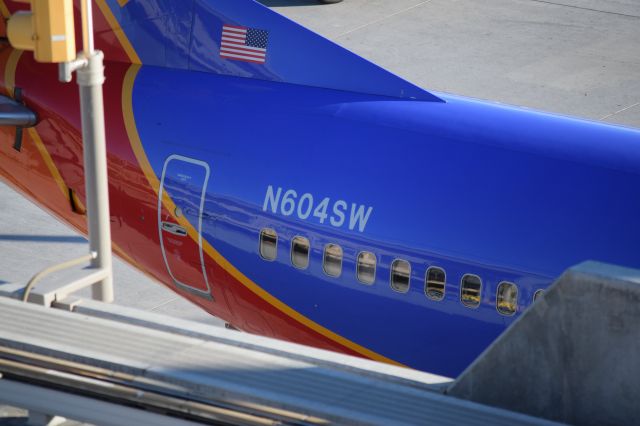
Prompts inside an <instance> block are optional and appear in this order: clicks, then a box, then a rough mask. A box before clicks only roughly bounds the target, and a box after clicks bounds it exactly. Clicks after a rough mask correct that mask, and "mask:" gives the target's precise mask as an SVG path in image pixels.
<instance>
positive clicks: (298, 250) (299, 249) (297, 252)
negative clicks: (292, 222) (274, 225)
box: [291, 237, 309, 269]
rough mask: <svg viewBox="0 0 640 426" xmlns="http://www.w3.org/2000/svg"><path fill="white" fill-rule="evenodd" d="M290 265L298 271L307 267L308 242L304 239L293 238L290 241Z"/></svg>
mask: <svg viewBox="0 0 640 426" xmlns="http://www.w3.org/2000/svg"><path fill="white" fill-rule="evenodd" d="M291 263H292V264H293V266H295V267H296V268H300V269H307V266H309V240H308V239H306V238H305V237H295V238H294V239H293V240H292V241H291Z"/></svg>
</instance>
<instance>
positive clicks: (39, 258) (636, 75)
mask: <svg viewBox="0 0 640 426" xmlns="http://www.w3.org/2000/svg"><path fill="white" fill-rule="evenodd" d="M262 3H264V4H266V5H268V6H270V7H272V8H273V9H274V10H276V11H278V12H280V13H282V14H284V15H286V16H288V17H289V18H291V19H293V20H295V21H297V22H299V23H301V24H302V25H305V26H307V27H309V28H311V29H313V30H314V31H317V32H318V33H320V34H322V35H324V36H326V37H327V38H329V39H331V40H333V41H335V42H337V43H338V44H340V45H342V46H344V47H346V48H348V49H350V50H353V51H354V52H356V53H358V54H360V55H362V56H364V57H366V58H368V59H370V60H372V61H373V62H376V63H378V64H379V65H381V66H383V67H385V68H387V69H389V70H391V71H392V72H394V73H396V74H398V75H400V76H402V77H404V78H406V79H408V80H410V81H412V82H414V83H416V84H418V85H420V86H422V87H424V88H426V89H428V90H432V91H442V92H450V93H455V94H460V95H465V96H470V97H476V98H482V99H489V100H494V101H498V102H503V103H508V104H514V105H521V106H525V107H529V108H535V109H541V110H546V111H551V112H556V113H560V114H567V115H574V116H578V117H583V118H588V119H592V120H600V121H605V122H609V123H616V124H623V125H628V126H634V127H640V2H638V1H636V0H597V1H596V0H563V1H551V0H550V1H543V0H485V1H482V2H478V1H474V0H456V1H452V0H430V1H429V0H427V1H421V0H393V1H389V0H344V1H343V2H342V3H338V4H334V5H321V4H319V3H317V2H316V1H315V0H263V1H262ZM345 72H348V70H345ZM0 200H2V201H0V284H2V283H7V282H24V283H26V282H27V280H28V279H29V277H30V276H31V275H32V274H34V273H35V272H37V271H38V270H39V269H41V268H43V267H45V266H48V265H51V264H54V263H56V262H60V261H63V260H66V259H69V258H71V257H74V256H79V255H82V254H84V253H86V250H87V249H86V242H85V241H84V239H83V238H82V237H79V236H77V235H76V234H75V233H74V232H72V231H71V230H69V228H67V227H66V226H64V225H62V224H60V223H59V222H58V221H57V220H56V219H54V218H52V217H50V216H49V215H48V214H46V213H45V212H43V211H42V210H40V209H39V208H38V207H36V206H34V205H33V204H31V203H30V202H29V201H27V200H25V199H23V198H22V197H21V196H20V195H19V194H17V193H16V192H14V191H13V190H12V189H10V188H9V187H7V186H6V185H4V184H2V183H0ZM114 269H115V282H116V302H117V303H119V304H123V305H126V306H133V307H138V308H140V309H145V310H150V311H155V312H160V313H164V314H169V315H174V316H177V317H180V318H184V319H190V320H196V321H202V322H206V323H211V324H216V325H221V324H222V322H221V321H219V320H216V319H214V318H213V317H211V316H209V315H208V314H206V313H204V312H202V311H201V310H200V309H198V308H197V307H195V306H193V305H191V304H190V303H189V302H186V301H184V300H182V299H180V298H178V296H177V295H176V294H174V293H173V292H172V291H170V290H168V289H166V288H165V287H164V286H161V285H159V284H157V283H155V282H152V281H151V280H149V279H148V278H147V277H146V276H145V275H143V274H141V273H140V272H138V271H136V270H134V269H133V268H131V267H129V266H128V265H126V264H124V262H122V261H119V260H116V262H115V265H114Z"/></svg>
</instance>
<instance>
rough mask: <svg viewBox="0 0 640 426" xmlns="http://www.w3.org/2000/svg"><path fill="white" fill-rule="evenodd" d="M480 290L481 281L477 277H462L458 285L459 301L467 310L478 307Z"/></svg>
mask: <svg viewBox="0 0 640 426" xmlns="http://www.w3.org/2000/svg"><path fill="white" fill-rule="evenodd" d="M481 289H482V280H480V277H479V276H477V275H471V274H467V275H465V276H463V277H462V281H461V285H460V301H462V304H463V305H464V306H466V307H468V308H477V307H478V306H480V290H481Z"/></svg>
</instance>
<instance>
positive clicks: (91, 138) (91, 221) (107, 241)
mask: <svg viewBox="0 0 640 426" xmlns="http://www.w3.org/2000/svg"><path fill="white" fill-rule="evenodd" d="M81 4H82V6H81V7H82V11H81V13H82V34H83V46H84V56H85V57H86V60H87V65H86V66H84V67H81V68H79V69H78V70H77V81H78V86H80V110H81V114H82V140H83V146H84V172H85V173H84V176H85V190H86V194H87V218H88V219H87V221H88V229H89V250H90V251H92V252H95V253H97V256H96V257H95V258H94V259H92V260H91V266H92V267H94V268H105V269H107V270H108V271H109V273H108V274H107V277H106V278H104V279H103V280H101V281H100V282H98V283H96V284H95V285H94V286H93V287H92V297H93V298H94V299H97V300H102V301H103V302H112V301H113V273H112V259H111V224H110V220H109V187H108V183H107V148H106V138H105V125H104V106H103V99H102V84H103V83H104V66H103V57H104V55H103V54H102V52H100V51H94V48H93V22H92V13H91V0H82V1H81Z"/></svg>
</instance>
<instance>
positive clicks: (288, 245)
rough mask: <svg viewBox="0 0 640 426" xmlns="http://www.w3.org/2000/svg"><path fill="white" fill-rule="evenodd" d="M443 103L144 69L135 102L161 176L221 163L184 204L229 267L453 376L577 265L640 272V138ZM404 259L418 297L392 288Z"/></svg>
mask: <svg viewBox="0 0 640 426" xmlns="http://www.w3.org/2000/svg"><path fill="white" fill-rule="evenodd" d="M159 88H162V90H159ZM442 98H443V99H444V100H445V101H446V102H422V101H412V100H398V99H393V98H388V97H383V96H375V95H363V94H355V93H349V92H344V91H336V90H328V89H319V88H311V87H302V86H296V85H290V84H284V83H274V82H265V81H259V80H250V79H243V78H235V77H225V76H218V75H212V74H206V73H193V72H192V73H188V74H187V73H185V72H181V71H176V70H168V69H162V68H155V67H143V68H142V69H141V70H140V73H139V75H138V77H137V80H136V85H135V89H134V93H133V99H134V102H133V106H134V115H135V119H136V122H138V123H144V125H143V126H140V125H139V127H138V131H139V132H140V138H141V140H142V143H143V145H144V149H145V151H146V154H147V156H148V158H149V161H150V164H151V166H152V167H153V169H154V172H155V173H156V175H157V176H158V177H160V176H161V175H162V173H163V167H164V166H165V162H166V160H167V158H169V157H170V156H171V155H178V156H181V157H184V158H188V159H193V160H196V161H199V162H204V163H206V164H207V165H208V168H209V169H210V176H209V177H208V179H207V181H206V182H205V183H203V179H204V178H200V179H195V181H194V182H192V187H191V189H190V190H187V188H188V187H189V185H188V184H184V190H183V191H180V192H175V193H173V194H171V196H172V198H173V200H174V202H176V205H178V206H184V211H185V216H186V218H187V219H189V221H190V222H191V223H194V224H195V223H198V222H199V221H201V223H202V225H201V226H202V228H201V232H202V237H203V238H204V239H206V240H207V241H208V242H210V243H211V244H212V245H214V246H215V247H216V248H217V250H218V251H219V252H220V253H221V254H222V255H223V256H224V257H225V258H226V259H228V260H229V261H230V262H231V263H233V264H234V265H235V266H236V267H237V268H238V269H240V270H242V271H243V272H244V273H245V274H246V275H247V276H248V277H249V278H251V279H252V280H253V281H254V282H256V283H259V285H261V286H262V287H263V288H264V289H265V290H266V291H267V292H269V293H270V294H272V295H273V296H274V297H276V298H277V299H279V300H281V301H283V302H284V303H286V304H287V305H288V306H291V307H292V308H294V309H295V310H296V311H298V312H300V313H301V314H303V315H304V316H306V317H308V318H310V319H312V320H313V321H315V322H317V323H319V324H321V325H323V326H324V327H326V328H328V329H330V330H332V331H334V332H336V333H338V334H339V335H341V336H344V337H346V338H348V339H350V340H353V341H356V342H357V343H358V344H360V345H363V346H365V347H367V348H369V349H371V350H373V351H375V352H377V353H381V354H383V355H384V356H386V357H389V358H391V359H393V360H396V361H398V362H401V363H403V364H407V365H410V366H413V367H416V368H422V369H428V370H429V371H433V372H436V373H441V374H445V375H455V374H457V373H459V372H460V371H461V369H463V368H464V367H465V366H466V365H468V364H469V362H470V361H472V360H473V359H474V358H475V357H476V356H477V355H478V354H479V353H480V352H481V351H482V350H483V349H484V348H485V347H486V346H487V345H488V344H489V343H490V342H491V341H492V340H493V339H495V338H496V337H497V336H498V335H499V334H500V333H501V332H502V331H503V330H504V329H505V328H506V327H507V326H508V325H509V324H510V323H511V322H512V321H513V320H514V319H515V318H517V316H518V315H519V314H520V313H521V312H522V311H523V310H524V309H525V308H526V307H527V306H528V305H529V304H531V303H532V301H533V297H534V293H535V292H536V291H537V290H539V289H543V288H545V287H547V286H548V285H549V284H550V283H551V282H552V281H553V280H554V278H555V277H557V276H558V275H559V274H560V273H562V271H563V270H564V269H566V268H567V267H570V266H572V265H574V264H576V263H579V262H582V261H584V260H587V259H596V260H600V261H604V262H611V263H615V264H620V265H625V266H632V267H640V251H639V250H638V241H640V227H639V226H638V225H637V220H638V217H640V197H639V195H640V190H639V188H640V133H639V132H638V131H636V130H632V129H626V128H620V127H613V126H606V125H601V124H597V123H591V122H585V121H579V120H574V119H570V118H565V117H559V116H554V115H549V114H543V113H538V112H532V111H525V110H521V109H516V108H511V107H505V106H501V105H496V104H488V103H483V102H479V101H475V100H469V99H462V98H458V97H452V96H445V95H442ZM167 99H173V100H177V99H179V100H180V102H173V103H172V105H173V107H172V108H167V107H166V105H167V104H166V100H167ZM185 164H186V163H185ZM190 167H191V168H193V165H192V164H191V165H185V170H187V169H189V168H190ZM176 173H177V175H179V174H180V172H179V171H178V172H176ZM185 173H187V174H188V172H187V171H185ZM203 184H205V186H206V188H205V192H206V195H205V197H204V208H203V210H200V209H199V208H198V206H199V205H200V204H201V201H202V200H201V186H202V185H203ZM327 199H328V201H326V203H325V204H326V206H321V203H322V202H323V201H325V200H327ZM189 206H191V207H189ZM325 207H326V208H325ZM199 215H202V217H199ZM365 219H366V220H365ZM264 229H269V230H273V231H275V233H276V234H277V253H276V256H275V260H273V261H270V260H265V259H264V258H263V256H261V254H260V247H259V245H260V243H259V240H260V233H261V230H264ZM296 236H301V237H304V238H306V239H308V241H309V243H310V255H309V262H308V267H306V268H305V269H300V268H298V267H296V266H295V265H294V264H293V263H292V240H293V238H294V237H296ZM327 244H336V245H339V246H340V247H341V249H342V251H343V259H342V268H341V271H340V274H339V276H337V277H336V276H331V275H328V274H327V272H326V270H325V269H326V268H325V267H323V266H325V264H324V262H325V259H324V257H325V256H324V249H325V246H326V245H327ZM363 251H366V252H370V253H373V254H374V255H375V257H376V266H375V268H376V269H375V280H374V282H373V284H371V285H365V284H363V283H361V282H360V281H359V280H358V279H357V271H356V265H357V258H358V254H359V253H360V252H363ZM398 259H400V260H404V261H406V262H408V263H409V265H410V282H409V289H408V291H406V292H400V291H397V289H394V288H393V287H392V286H391V265H392V262H394V261H395V260H398ZM433 266H435V267H439V268H441V269H442V270H444V271H446V286H445V291H444V293H445V295H444V298H443V300H440V301H436V300H432V299H430V298H429V297H427V296H426V294H425V274H426V271H427V269H428V268H429V267H433ZM466 274H473V275H475V276H477V277H479V278H480V280H481V290H480V304H479V306H478V307H475V308H473V307H469V306H467V305H465V304H463V303H462V301H461V279H462V277H463V276H464V275H466ZM502 282H509V283H513V284H515V285H516V286H517V311H516V314H515V315H503V314H501V313H500V312H498V310H497V301H496V300H497V287H498V285H499V284H500V283H502Z"/></svg>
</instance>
